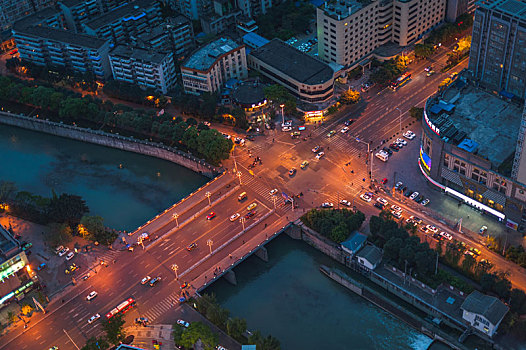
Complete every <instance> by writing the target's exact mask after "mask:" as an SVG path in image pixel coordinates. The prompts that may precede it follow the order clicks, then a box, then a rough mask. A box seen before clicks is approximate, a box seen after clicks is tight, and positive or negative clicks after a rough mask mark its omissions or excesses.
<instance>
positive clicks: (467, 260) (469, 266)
mask: <svg viewBox="0 0 526 350" xmlns="http://www.w3.org/2000/svg"><path fill="white" fill-rule="evenodd" d="M476 263H477V261H476V260H475V258H473V257H472V256H471V255H464V260H462V269H463V270H464V271H465V272H466V273H468V274H469V273H471V272H472V270H473V266H475V264H476Z"/></svg>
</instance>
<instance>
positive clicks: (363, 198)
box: [360, 193, 371, 202]
mask: <svg viewBox="0 0 526 350" xmlns="http://www.w3.org/2000/svg"><path fill="white" fill-rule="evenodd" d="M360 198H361V199H362V200H363V201H366V202H370V201H371V196H369V195H368V194H366V193H362V194H361V195H360Z"/></svg>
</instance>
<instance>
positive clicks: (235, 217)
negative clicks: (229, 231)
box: [230, 213, 240, 221]
mask: <svg viewBox="0 0 526 350" xmlns="http://www.w3.org/2000/svg"><path fill="white" fill-rule="evenodd" d="M238 217H240V215H239V213H235V214H234V215H232V216H231V217H230V221H236V220H237V218H238Z"/></svg>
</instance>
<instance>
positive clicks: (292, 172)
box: [289, 168, 296, 176]
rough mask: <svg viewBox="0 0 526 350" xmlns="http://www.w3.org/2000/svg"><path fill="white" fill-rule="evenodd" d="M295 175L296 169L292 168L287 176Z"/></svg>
mask: <svg viewBox="0 0 526 350" xmlns="http://www.w3.org/2000/svg"><path fill="white" fill-rule="evenodd" d="M294 174H296V168H292V169H290V170H289V176H294Z"/></svg>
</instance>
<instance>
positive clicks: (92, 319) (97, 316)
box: [88, 314, 100, 324]
mask: <svg viewBox="0 0 526 350" xmlns="http://www.w3.org/2000/svg"><path fill="white" fill-rule="evenodd" d="M99 318H100V315H99V314H95V315H93V316H91V318H90V319H89V320H88V324H92V323H93V322H95V321H97V320H98V319H99Z"/></svg>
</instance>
